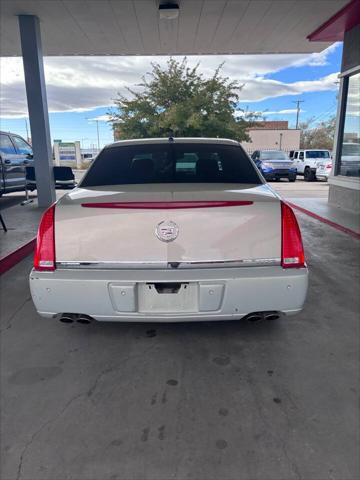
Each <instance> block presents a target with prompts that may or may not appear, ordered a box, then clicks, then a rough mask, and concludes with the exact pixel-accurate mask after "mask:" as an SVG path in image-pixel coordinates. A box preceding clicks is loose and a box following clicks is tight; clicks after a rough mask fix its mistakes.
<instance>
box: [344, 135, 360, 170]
mask: <svg viewBox="0 0 360 480" xmlns="http://www.w3.org/2000/svg"><path fill="white" fill-rule="evenodd" d="M339 173H340V175H345V176H351V177H359V176H360V143H355V142H353V143H351V142H344V143H343V144H342V149H341V163H340V171H339Z"/></svg>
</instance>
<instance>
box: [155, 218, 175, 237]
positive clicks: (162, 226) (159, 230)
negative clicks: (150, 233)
mask: <svg viewBox="0 0 360 480" xmlns="http://www.w3.org/2000/svg"><path fill="white" fill-rule="evenodd" d="M155 234H156V236H157V238H158V239H159V240H161V241H162V242H172V241H174V240H175V238H177V236H178V235H179V227H178V226H177V225H176V223H175V222H172V221H171V220H169V221H166V220H164V221H163V222H160V223H159V224H158V225H157V226H156V229H155Z"/></svg>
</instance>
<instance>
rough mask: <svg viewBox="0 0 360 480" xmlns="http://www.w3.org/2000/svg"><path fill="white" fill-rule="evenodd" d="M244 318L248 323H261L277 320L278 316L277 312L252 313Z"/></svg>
mask: <svg viewBox="0 0 360 480" xmlns="http://www.w3.org/2000/svg"><path fill="white" fill-rule="evenodd" d="M245 318H246V320H247V321H248V322H261V320H277V319H278V318H280V314H279V312H253V313H249V315H247V316H246V317H245Z"/></svg>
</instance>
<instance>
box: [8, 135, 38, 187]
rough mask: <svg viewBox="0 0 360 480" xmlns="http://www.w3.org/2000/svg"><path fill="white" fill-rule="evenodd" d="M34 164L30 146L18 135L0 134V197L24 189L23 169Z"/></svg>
mask: <svg viewBox="0 0 360 480" xmlns="http://www.w3.org/2000/svg"><path fill="white" fill-rule="evenodd" d="M33 163H34V160H33V152H32V148H31V146H30V145H29V144H28V143H27V142H26V141H25V140H24V139H23V138H22V137H20V135H16V134H15V133H10V132H0V195H2V194H4V193H9V192H16V191H19V190H24V189H25V183H26V180H25V168H26V167H27V166H32V165H33Z"/></svg>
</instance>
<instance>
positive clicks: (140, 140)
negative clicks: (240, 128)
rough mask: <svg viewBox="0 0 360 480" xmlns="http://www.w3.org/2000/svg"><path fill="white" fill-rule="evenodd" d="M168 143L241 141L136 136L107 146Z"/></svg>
mask: <svg viewBox="0 0 360 480" xmlns="http://www.w3.org/2000/svg"><path fill="white" fill-rule="evenodd" d="M163 143H164V144H166V143H212V144H217V145H219V144H220V145H236V146H239V145H240V143H239V142H237V141H236V140H230V139H228V138H205V137H204V138H203V137H171V138H169V137H166V138H136V139H132V140H119V141H117V142H114V143H110V144H108V145H106V146H105V148H113V147H121V146H126V145H149V144H163Z"/></svg>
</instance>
